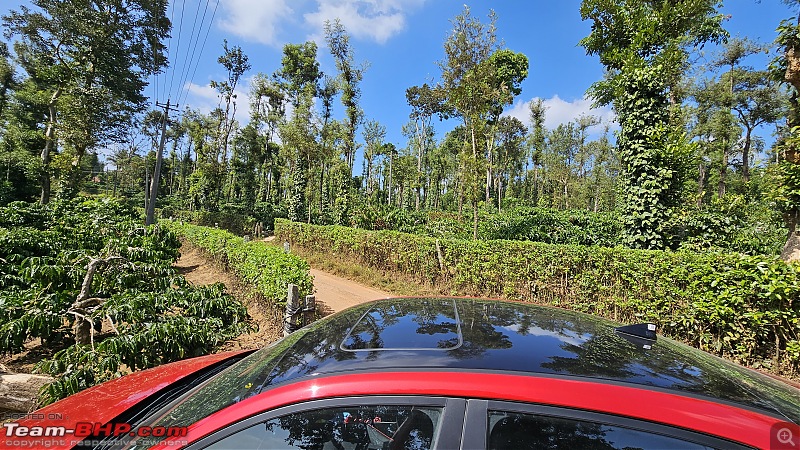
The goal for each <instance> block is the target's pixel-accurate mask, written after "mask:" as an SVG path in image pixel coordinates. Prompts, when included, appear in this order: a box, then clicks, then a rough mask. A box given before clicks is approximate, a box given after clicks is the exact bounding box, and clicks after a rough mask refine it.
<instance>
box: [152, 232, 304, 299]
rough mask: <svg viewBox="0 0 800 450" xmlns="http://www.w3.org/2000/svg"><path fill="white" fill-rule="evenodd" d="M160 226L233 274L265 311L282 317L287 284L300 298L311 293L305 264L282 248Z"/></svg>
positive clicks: (232, 236)
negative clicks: (275, 311) (274, 312)
mask: <svg viewBox="0 0 800 450" xmlns="http://www.w3.org/2000/svg"><path fill="white" fill-rule="evenodd" d="M161 225H162V226H164V227H166V228H167V229H169V230H171V231H174V232H175V233H176V234H177V235H178V236H179V237H180V238H181V239H186V240H187V241H188V242H189V243H191V244H192V245H194V246H195V247H198V248H200V249H202V250H203V251H204V252H205V253H206V254H207V255H209V256H210V257H211V258H213V259H214V260H216V261H217V262H218V263H220V264H221V265H222V266H223V267H224V268H226V269H227V270H228V271H230V272H233V273H234V274H235V275H236V276H237V278H238V279H239V280H240V281H241V282H243V283H245V284H246V285H247V286H248V287H249V288H250V289H252V292H254V293H255V294H256V295H258V297H259V301H261V302H263V303H264V306H265V307H267V308H268V309H271V310H277V311H278V312H279V313H280V314H283V308H284V307H285V306H286V298H287V286H288V285H289V284H294V285H296V286H297V287H298V289H299V293H300V298H304V297H305V296H306V295H311V294H313V293H314V281H313V280H312V278H311V275H310V274H309V272H308V271H309V266H308V263H307V262H306V261H305V260H303V259H301V258H299V257H297V256H295V255H292V254H288V253H286V252H285V251H284V250H283V249H282V248H278V247H273V246H268V245H264V243H262V242H253V241H249V240H247V241H246V240H244V239H243V238H241V237H239V236H236V235H234V234H231V233H230V232H228V231H225V230H218V229H213V228H208V227H203V226H197V225H192V224H188V223H178V222H172V221H162V222H161Z"/></svg>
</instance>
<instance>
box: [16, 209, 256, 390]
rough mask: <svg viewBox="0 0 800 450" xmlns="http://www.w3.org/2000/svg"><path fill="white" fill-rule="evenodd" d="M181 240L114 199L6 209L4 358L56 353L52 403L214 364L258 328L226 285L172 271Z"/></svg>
mask: <svg viewBox="0 0 800 450" xmlns="http://www.w3.org/2000/svg"><path fill="white" fill-rule="evenodd" d="M179 247H180V241H178V238H177V236H176V235H175V234H174V233H173V232H171V231H169V230H168V229H166V228H164V227H162V226H151V227H144V226H143V225H142V223H141V216H140V215H139V214H137V213H136V212H135V211H133V210H132V209H131V208H128V207H126V206H124V205H122V204H120V203H119V202H117V201H115V200H112V199H106V198H98V199H80V198H79V199H74V200H59V201H55V202H51V203H48V204H47V205H46V206H41V205H38V204H28V203H11V204H9V205H7V206H5V207H1V208H0V306H2V307H0V311H1V312H0V351H2V352H3V353H17V352H21V351H25V350H27V349H29V348H30V346H38V351H39V352H42V353H45V354H49V356H48V357H46V358H45V359H43V360H42V361H41V362H40V363H39V364H38V365H37V371H39V372H41V373H45V374H48V375H51V376H53V377H55V381H54V382H53V383H51V384H50V385H48V386H46V388H45V390H44V392H43V393H42V402H43V403H49V402H51V401H53V400H57V399H60V398H63V397H66V396H67V395H69V394H73V393H75V392H78V391H80V390H82V389H85V388H87V387H89V386H92V385H94V384H97V383H100V382H102V381H106V380H109V379H112V378H116V377H119V376H121V375H123V374H125V373H128V372H130V371H133V370H140V369H145V368H148V367H154V366H157V365H159V364H164V363H167V362H171V361H177V360H179V359H183V358H188V357H192V356H200V355H205V354H207V353H209V352H211V351H213V350H214V348H215V347H217V346H219V345H221V344H223V343H224V342H225V341H227V340H228V339H231V338H233V337H235V336H237V335H239V334H240V333H243V332H246V331H249V330H250V328H251V325H250V323H249V318H248V315H247V311H246V310H245V308H244V307H243V306H242V305H241V303H239V302H238V301H237V300H235V299H234V298H233V297H231V296H230V295H228V294H227V293H226V292H225V287H224V285H222V284H214V285H211V286H203V287H194V286H190V285H189V284H188V283H187V282H186V280H185V279H184V278H183V276H181V275H180V274H178V273H177V272H176V270H175V268H174V267H173V263H174V262H175V259H176V258H177V257H178V248H179Z"/></svg>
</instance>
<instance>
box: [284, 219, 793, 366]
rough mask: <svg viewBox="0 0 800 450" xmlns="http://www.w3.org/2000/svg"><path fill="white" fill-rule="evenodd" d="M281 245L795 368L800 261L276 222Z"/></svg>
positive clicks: (451, 291) (456, 291)
mask: <svg viewBox="0 0 800 450" xmlns="http://www.w3.org/2000/svg"><path fill="white" fill-rule="evenodd" d="M275 233H276V236H277V237H278V240H280V241H284V240H285V241H286V242H289V243H291V244H292V245H293V246H295V247H302V248H303V249H304V250H303V251H305V252H309V253H311V254H314V253H325V254H327V255H330V257H332V258H336V259H338V260H340V261H347V262H350V263H351V264H357V265H362V266H364V267H367V268H369V269H372V270H375V271H378V272H382V273H384V274H388V275H389V276H394V275H400V276H402V277H404V278H406V279H409V280H413V282H415V283H418V284H420V285H422V286H425V287H427V288H428V289H432V290H434V291H436V292H438V293H439V294H443V295H457V296H462V295H468V296H481V297H495V298H506V299H511V300H521V301H529V302H535V303H540V304H547V305H552V306H558V307H562V308H568V309H574V310H577V311H582V312H586V313H591V314H596V315H600V316H605V317H607V318H610V319H613V320H616V321H619V322H626V323H639V322H651V323H655V324H656V325H657V326H658V329H659V332H660V333H664V334H666V335H668V336H671V337H674V338H676V339H680V340H683V341H685V342H687V343H689V344H691V345H693V346H696V347H699V348H702V349H703V350H706V351H709V352H711V353H715V354H717V355H720V356H725V357H727V358H729V359H733V360H735V361H737V362H739V363H742V364H745V365H749V366H751V367H756V368H761V369H765V370H770V371H772V372H774V373H779V374H784V375H788V376H793V375H794V376H796V375H797V373H798V372H800V339H798V334H797V333H796V330H797V326H798V325H797V321H798V317H799V316H800V304H798V302H797V301H796V300H797V299H798V298H800V277H799V276H798V275H800V274H799V273H798V272H799V271H800V267H798V265H796V264H787V263H785V262H783V261H781V260H780V259H778V258H777V257H775V256H765V255H758V256H746V255H742V254H739V253H718V252H702V253H701V252H695V251H690V250H681V251H661V250H636V249H627V248H624V247H621V246H619V247H614V248H608V247H599V246H583V245H562V244H545V243H539V242H519V241H501V240H488V241H474V240H465V239H455V238H441V239H437V238H432V237H428V236H419V235H412V234H407V233H401V232H396V231H385V230H384V231H366V230H358V229H354V228H349V227H341V226H318V225H308V224H302V223H297V222H289V221H285V220H278V221H276V230H275Z"/></svg>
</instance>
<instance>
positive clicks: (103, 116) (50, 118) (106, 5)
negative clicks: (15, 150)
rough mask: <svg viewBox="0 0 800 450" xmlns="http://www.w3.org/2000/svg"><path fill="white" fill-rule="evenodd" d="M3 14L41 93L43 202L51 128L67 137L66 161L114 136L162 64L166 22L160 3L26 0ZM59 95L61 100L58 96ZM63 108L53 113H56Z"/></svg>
mask: <svg viewBox="0 0 800 450" xmlns="http://www.w3.org/2000/svg"><path fill="white" fill-rule="evenodd" d="M31 4H32V5H33V7H34V9H31V8H28V7H27V6H21V7H20V8H19V10H17V11H13V12H11V13H10V14H8V15H7V16H4V17H3V22H4V25H5V29H6V35H7V36H8V37H12V36H17V37H18V38H19V42H20V46H21V47H22V48H24V49H25V52H26V53H27V54H28V55H29V56H30V61H31V62H34V64H35V67H37V71H38V73H37V79H39V80H41V84H40V90H41V91H42V93H43V95H45V96H46V97H47V99H48V100H47V108H48V114H47V117H46V124H47V128H46V131H45V140H46V142H45V146H44V148H43V150H42V154H41V159H42V164H43V167H44V169H43V175H42V179H41V182H42V195H41V201H42V203H47V202H48V201H49V199H50V173H49V165H50V159H51V152H52V150H53V148H54V147H53V146H54V143H55V142H56V139H57V129H58V130H61V131H64V130H76V131H80V133H76V134H75V135H74V136H72V141H73V142H72V146H73V147H74V148H73V150H74V152H75V160H74V162H73V166H75V167H78V166H79V165H80V159H81V157H82V156H83V154H84V153H85V152H86V150H87V149H89V148H92V147H94V146H96V145H97V144H99V143H101V142H103V141H108V140H120V139H121V136H122V135H123V134H124V131H125V125H126V124H128V123H129V121H130V117H131V115H132V114H134V113H135V112H137V111H140V110H141V109H142V108H143V106H144V103H145V97H144V96H143V95H142V92H143V90H144V87H145V85H146V80H147V77H148V76H149V75H150V74H152V73H156V72H159V71H160V70H161V69H162V68H164V67H165V66H166V64H167V60H166V58H165V57H164V49H165V48H164V45H163V44H162V41H163V40H164V38H166V37H167V35H168V33H169V30H170V28H171V24H170V22H169V19H168V18H167V16H166V9H167V1H166V0H94V1H89V0H77V1H69V2H64V1H61V0H32V1H31ZM62 98H63V101H62ZM59 109H68V110H69V112H70V114H65V115H64V117H62V118H61V122H62V123H63V126H61V127H59V121H58V116H57V112H58V110H59Z"/></svg>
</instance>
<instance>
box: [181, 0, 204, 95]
mask: <svg viewBox="0 0 800 450" xmlns="http://www.w3.org/2000/svg"><path fill="white" fill-rule="evenodd" d="M210 3H211V0H206V7H205V8H204V9H203V17H202V18H201V19H200V27H199V28H198V29H197V38H196V39H195V40H194V46H192V44H191V41H190V42H189V45H190V46H191V47H192V53H191V56H189V52H188V50H187V52H186V56H187V58H186V59H185V60H184V67H183V68H184V73H183V75H182V76H181V78H180V80H181V84H180V85H181V89H184V88H185V84H186V82H187V81H188V76H189V71H190V70H191V67H192V60H194V55H195V52H196V51H197V43H198V42H200V34H201V33H202V32H203V23H205V20H206V14H207V13H208V5H209V4H210ZM199 13H200V5H199V4H198V5H197V11H196V12H195V20H194V25H193V26H192V35H194V29H195V26H196V25H197V15H198V14H199ZM209 25H210V24H209ZM209 28H210V26H209ZM179 92H180V91H179ZM178 100H180V95H178Z"/></svg>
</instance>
